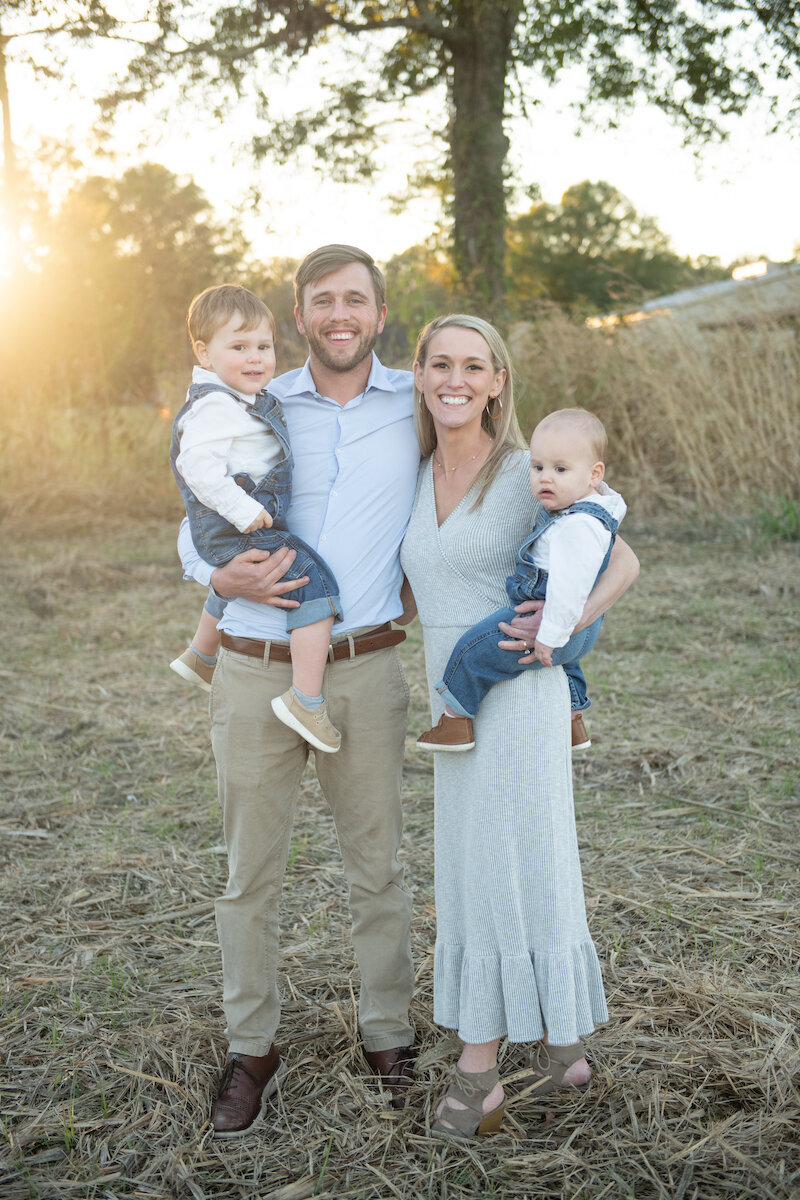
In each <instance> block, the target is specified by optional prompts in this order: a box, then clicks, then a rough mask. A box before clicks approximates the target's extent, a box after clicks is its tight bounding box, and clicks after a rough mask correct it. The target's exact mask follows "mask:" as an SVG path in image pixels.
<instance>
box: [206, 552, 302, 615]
mask: <svg viewBox="0 0 800 1200" xmlns="http://www.w3.org/2000/svg"><path fill="white" fill-rule="evenodd" d="M296 556H297V551H296V550H289V549H288V547H284V548H283V549H282V550H276V551H275V553H274V554H270V553H269V551H267V550H245V551H244V553H243V554H237V555H236V557H235V558H232V559H231V561H230V562H229V563H226V564H225V566H224V567H217V569H216V570H215V571H214V573H213V574H212V576H211V586H212V587H213V589H214V591H215V592H216V593H217V595H219V596H224V597H226V598H227V599H229V600H230V599H233V598H234V597H235V598H236V599H238V600H255V602H256V603H257V604H272V605H274V607H275V608H298V607H299V601H297V600H292V599H291V597H288V598H287V596H286V593H287V592H293V591H294V590H295V589H296V588H299V587H303V586H304V584H306V583H308V576H307V575H304V576H303V577H302V578H301V579H287V580H286V582H285V583H284V582H283V577H284V575H285V574H286V572H287V571H288V570H289V567H290V566H291V565H292V563H293V562H294V560H295V558H296Z"/></svg>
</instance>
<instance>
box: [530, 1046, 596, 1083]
mask: <svg viewBox="0 0 800 1200" xmlns="http://www.w3.org/2000/svg"><path fill="white" fill-rule="evenodd" d="M585 1054H586V1049H585V1047H584V1045H583V1042H582V1041H581V1040H580V1038H578V1040H577V1042H573V1043H572V1044H571V1045H569V1046H554V1045H553V1044H552V1043H549V1042H548V1043H547V1044H545V1042H537V1044H536V1053H535V1054H534V1056H533V1065H534V1066H535V1067H536V1069H537V1071H542V1072H544V1073H545V1074H547V1073H548V1072H549V1070H550V1067H551V1066H552V1064H553V1063H558V1065H559V1066H560V1067H562V1068H563V1070H562V1071H561V1072H560V1073H559V1081H560V1079H561V1077H562V1076H563V1074H564V1071H565V1070H566V1069H567V1067H571V1066H572V1064H573V1063H575V1062H577V1061H578V1059H580V1058H583V1057H584V1056H585ZM553 1074H554V1075H555V1074H556V1072H553Z"/></svg>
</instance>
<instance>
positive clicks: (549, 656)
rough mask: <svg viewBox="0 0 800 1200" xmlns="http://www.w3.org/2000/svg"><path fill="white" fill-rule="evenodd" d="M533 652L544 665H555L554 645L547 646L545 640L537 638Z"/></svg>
mask: <svg viewBox="0 0 800 1200" xmlns="http://www.w3.org/2000/svg"><path fill="white" fill-rule="evenodd" d="M533 653H534V656H535V658H536V660H537V662H540V663H541V664H542V666H543V667H552V665H553V647H552V646H545V644H544V642H540V641H539V639H538V638H537V639H536V641H535V642H534V643H533Z"/></svg>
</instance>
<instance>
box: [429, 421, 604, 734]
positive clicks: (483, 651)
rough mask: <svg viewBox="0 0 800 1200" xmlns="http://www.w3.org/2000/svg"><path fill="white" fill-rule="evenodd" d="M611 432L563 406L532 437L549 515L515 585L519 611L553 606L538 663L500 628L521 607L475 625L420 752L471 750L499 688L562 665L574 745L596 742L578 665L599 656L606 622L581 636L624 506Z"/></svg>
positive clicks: (447, 677) (536, 481)
mask: <svg viewBox="0 0 800 1200" xmlns="http://www.w3.org/2000/svg"><path fill="white" fill-rule="evenodd" d="M606 450H607V438H606V431H605V429H604V427H603V424H602V422H601V421H599V420H598V419H597V417H595V416H594V415H593V414H592V413H590V412H586V411H585V410H584V409H580V408H564V409H560V410H559V411H558V412H554V413H550V415H549V416H547V417H545V418H544V420H542V421H540V422H539V424H538V425H537V426H536V428H535V429H534V431H533V437H532V438H531V491H532V492H533V495H534V497H535V499H536V500H538V501H539V504H540V505H541V513H540V515H539V517H538V519H537V521H536V524H535V525H534V527H533V530H532V532H531V534H530V537H528V538H527V540H526V541H525V542H524V543H523V545H522V546H521V548H520V550H519V553H518V555H517V567H516V571H515V573H514V574H513V575H511V576H509V578H508V579H507V580H506V591H507V592H508V598H509V600H510V602H511V604H512V605H517V604H521V603H522V602H524V601H526V600H542V599H543V600H544V608H543V610H542V623H541V625H540V626H539V632H538V634H537V637H536V641H535V642H534V653H535V655H536V661H534V662H530V663H520V662H518V661H517V653H516V652H515V651H511V650H501V649H500V647H499V646H498V644H497V643H498V640H499V639H500V634H499V632H498V628H497V626H498V622H500V621H505V622H508V621H510V620H511V619H512V618H513V617H514V615H515V612H514V609H513V608H510V609H509V608H504V609H500V610H499V611H498V612H495V613H493V614H492V615H491V616H490V617H486V619H485V620H483V621H480V622H479V623H478V624H477V625H473V627H472V628H471V629H469V630H468V631H467V632H466V633H465V634H464V635H463V636H462V637H461V638H459V640H458V642H457V643H456V646H455V649H454V650H453V653H452V654H451V655H450V658H449V660H448V663H447V667H446V669H445V673H444V678H443V679H442V680H441V682H440V683H438V684H437V685H436V689H437V691H438V692H439V693H440V694H441V696H442V698H443V699H444V701H445V710H444V713H443V714H442V716H441V717H440V718H439V722H438V724H437V725H436V726H434V728H433V729H429V730H427V732H426V733H423V734H421V735H420V737H419V739H418V740H417V746H418V747H419V749H420V750H449V751H461V750H471V749H472V748H473V746H474V745H475V736H474V732H473V725H472V721H473V718H474V717H475V715H476V713H477V711H478V708H479V706H480V703H481V701H482V700H483V698H484V696H485V695H486V693H487V692H488V691H489V689H490V688H491V687H493V686H494V684H496V683H499V682H500V681H501V680H502V679H509V678H512V677H513V676H515V675H518V674H519V673H520V672H521V671H527V670H532V669H537V668H541V667H552V666H562V667H563V668H564V671H565V673H566V675H567V679H568V681H569V690H570V704H571V708H572V748H573V749H583V748H584V747H587V746H590V745H591V742H590V741H589V738H588V737H587V734H586V729H585V726H584V723H583V716H582V713H583V710H584V709H586V708H588V707H589V704H590V701H589V699H588V696H587V694H586V680H585V679H584V676H583V672H582V670H581V666H580V662H579V661H578V660H579V659H580V658H581V657H582V656H583V655H584V654H586V653H587V651H589V650H591V648H592V646H593V645H594V643H595V641H596V640H597V635H598V633H599V632H600V625H601V623H602V620H603V618H602V617H598V619H597V620H596V621H595V622H593V624H592V625H590V626H589V627H588V628H587V629H583V630H581V632H580V633H573V630H574V628H575V626H576V625H577V623H578V621H579V620H580V617H581V614H582V612H583V607H584V605H585V603H586V600H587V598H588V596H589V593H590V592H591V590H592V588H593V587H594V585H595V583H596V581H597V578H598V576H599V575H600V574H602V572H603V571H604V570H605V569H606V567H607V565H608V560H609V557H610V555H611V548H612V546H613V545H614V539H615V537H616V533H617V528H618V526H619V523H620V521H621V520H622V518H623V517H624V515H625V507H626V506H625V501H624V500H623V499H622V497H621V496H620V495H619V493H618V492H614V491H612V490H611V488H609V487H608V485H607V484H605V483H604V482H603V475H604V473H605V462H604V460H605V457H606Z"/></svg>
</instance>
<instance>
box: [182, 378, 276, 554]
mask: <svg viewBox="0 0 800 1200" xmlns="http://www.w3.org/2000/svg"><path fill="white" fill-rule="evenodd" d="M192 383H201V384H209V383H210V384H218V385H219V386H220V387H224V386H225V385H224V384H223V383H222V380H221V379H220V378H219V376H218V375H216V374H215V373H214V372H213V371H207V370H205V368H204V367H195V368H194V370H193V372H192ZM231 390H233V389H231ZM235 394H236V396H237V397H238V399H236V400H234V398H233V396H232V395H231V394H230V392H223V391H220V392H209V393H208V395H207V396H202V397H201V398H200V399H199V400H195V402H194V404H193V405H192V406H191V408H190V409H189V411H188V412H187V413H186V414H185V416H184V417H183V419H182V420H181V422H180V425H179V426H178V434H179V437H180V443H181V446H180V453H179V454H178V457H177V460H176V462H177V467H178V470H179V471H180V473H181V475H182V476H183V478H184V479H185V480H186V483H187V485H188V486H189V488H190V489H191V491H192V492H193V493H194V495H195V496H196V497H197V499H198V500H199V501H200V503H201V504H205V506H206V508H211V509H213V510H214V512H217V513H219V515H220V516H221V517H224V518H225V520H226V521H229V522H230V523H231V525H235V526H236V528H237V529H238V530H239V532H240V533H241V532H243V531H244V530H245V529H247V527H248V525H251V524H252V523H253V521H254V520H255V519H256V517H257V516H258V514H259V513H260V512H261V508H262V505H260V504H259V503H258V501H257V500H253V499H252V497H251V496H248V494H247V492H245V490H244V489H243V488H240V487H239V485H238V484H237V483H234V480H233V476H234V475H237V474H239V473H240V472H245V473H246V474H248V475H250V476H251V478H252V479H254V480H259V479H263V477H264V476H265V475H266V474H267V472H268V470H269V468H270V467H271V466H272V465H273V464H274V463H276V462H278V461H279V459H280V457H281V454H282V453H283V451H282V449H281V444H280V442H279V441H278V438H277V437H276V436H275V434H274V433H273V432H272V431H271V429H270V428H269V426H268V425H266V424H265V422H264V421H262V420H261V419H260V418H259V417H256V416H254V415H253V413H252V412H251V411H250V408H251V405H252V401H253V399H254V397H253V396H246V395H243V394H242V393H241V392H236V393H235Z"/></svg>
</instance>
